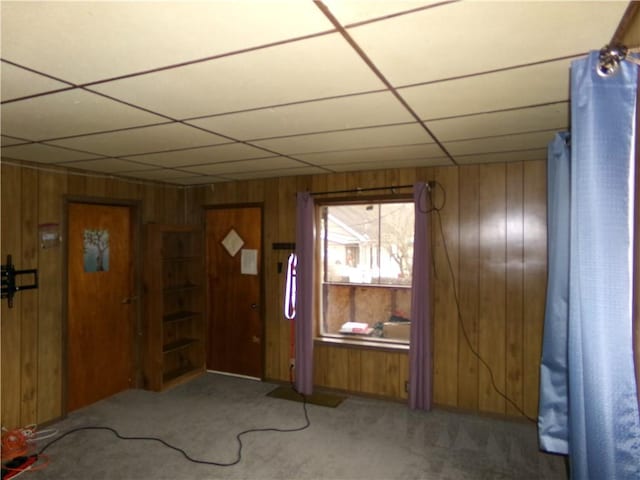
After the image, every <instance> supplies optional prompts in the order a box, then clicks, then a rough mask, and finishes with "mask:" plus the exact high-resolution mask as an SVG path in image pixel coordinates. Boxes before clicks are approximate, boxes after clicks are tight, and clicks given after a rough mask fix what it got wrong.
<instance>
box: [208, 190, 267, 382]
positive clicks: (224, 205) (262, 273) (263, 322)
mask: <svg viewBox="0 0 640 480" xmlns="http://www.w3.org/2000/svg"><path fill="white" fill-rule="evenodd" d="M232 208H258V209H259V210H260V262H259V263H260V265H259V275H258V276H259V279H258V282H259V283H260V305H259V306H258V313H259V315H260V323H261V330H262V331H261V341H260V354H261V357H262V369H261V370H262V371H261V372H260V381H264V379H265V378H266V377H265V372H266V368H267V356H266V354H267V337H266V335H267V322H266V319H265V311H266V310H265V298H266V297H265V287H264V278H265V270H264V266H265V258H266V255H265V245H264V202H246V203H220V204H212V205H203V206H202V213H201V215H202V225H203V233H204V250H205V251H204V256H205V259H206V265H205V272H204V273H205V276H206V277H207V282H206V288H207V292H206V295H205V303H206V305H205V315H206V318H207V322H206V332H205V334H206V343H205V357H206V358H207V359H208V355H209V348H210V345H209V336H210V333H211V332H210V327H211V324H210V322H209V315H210V313H211V312H210V311H209V304H210V302H209V291H210V286H209V254H208V251H207V248H208V241H207V211H208V210H228V209H232ZM251 378H253V377H251Z"/></svg>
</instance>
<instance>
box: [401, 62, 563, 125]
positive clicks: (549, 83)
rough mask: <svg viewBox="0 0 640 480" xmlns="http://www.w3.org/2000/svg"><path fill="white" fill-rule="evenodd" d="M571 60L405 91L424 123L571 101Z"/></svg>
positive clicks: (402, 93)
mask: <svg viewBox="0 0 640 480" xmlns="http://www.w3.org/2000/svg"><path fill="white" fill-rule="evenodd" d="M569 66H570V61H569V60H562V61H558V62H551V63H545V64H542V65H534V66H529V67H526V68H518V69H514V70H508V71H502V72H496V73H492V74H487V75H480V76H474V77H467V78H461V79H458V80H451V81H447V82H438V83H432V84H428V85H420V86H416V87H410V88H403V89H400V90H399V93H400V95H402V97H403V98H404V99H405V100H406V101H407V102H408V103H409V105H410V106H411V108H412V109H413V110H414V111H415V112H416V113H417V114H418V115H419V116H420V118H422V119H423V120H426V119H432V118H442V117H453V116H456V115H464V114H469V113H481V112H488V111H491V110H499V109H503V108H513V107H523V106H527V105H535V104H541V103H548V102H555V101H566V100H568V99H569Z"/></svg>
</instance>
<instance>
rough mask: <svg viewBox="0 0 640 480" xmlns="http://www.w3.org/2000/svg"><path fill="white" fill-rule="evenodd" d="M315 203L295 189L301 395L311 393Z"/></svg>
mask: <svg viewBox="0 0 640 480" xmlns="http://www.w3.org/2000/svg"><path fill="white" fill-rule="evenodd" d="M314 225H315V206H314V201H313V197H312V196H311V194H310V193H309V192H298V195H297V202H296V255H297V256H298V266H297V275H296V295H297V302H296V317H295V320H294V322H295V324H294V328H295V355H296V366H295V370H294V371H295V387H296V390H297V391H298V392H300V393H302V394H304V395H311V394H312V393H313V285H314V282H313V271H314V266H313V265H314V261H315V258H314V257H315V254H314V236H315V231H314Z"/></svg>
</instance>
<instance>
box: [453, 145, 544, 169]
mask: <svg viewBox="0 0 640 480" xmlns="http://www.w3.org/2000/svg"><path fill="white" fill-rule="evenodd" d="M546 159H547V149H546V148H540V149H537V150H522V151H519V152H497V153H484V154H480V155H461V156H458V157H456V162H458V163H459V164H460V165H470V164H475V163H504V162H524V161H527V160H546Z"/></svg>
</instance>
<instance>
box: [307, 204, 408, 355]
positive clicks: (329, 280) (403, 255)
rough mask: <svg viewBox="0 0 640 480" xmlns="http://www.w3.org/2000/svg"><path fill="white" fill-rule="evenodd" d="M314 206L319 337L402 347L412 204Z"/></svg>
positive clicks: (405, 313) (404, 328)
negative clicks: (317, 219)
mask: <svg viewBox="0 0 640 480" xmlns="http://www.w3.org/2000/svg"><path fill="white" fill-rule="evenodd" d="M320 208H321V228H320V242H321V245H320V251H321V252H322V253H321V263H322V268H321V275H322V282H321V288H322V295H321V298H322V304H321V322H320V323H321V325H320V333H321V334H322V335H324V336H334V337H345V336H348V337H350V338H353V339H361V340H367V341H371V340H373V341H380V342H400V343H408V341H409V331H410V326H411V270H412V260H413V238H414V234H413V233H414V232H413V231H414V207H413V203H412V202H410V201H397V200H396V201H394V202H377V203H376V202H373V203H372V202H369V203H350V204H335V205H323V206H321V207H320Z"/></svg>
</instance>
